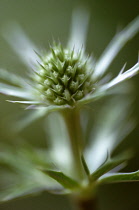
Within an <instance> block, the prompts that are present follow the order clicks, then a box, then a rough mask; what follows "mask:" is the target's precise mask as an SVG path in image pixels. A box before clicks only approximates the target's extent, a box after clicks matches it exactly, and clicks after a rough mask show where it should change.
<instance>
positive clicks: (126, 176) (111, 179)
mask: <svg viewBox="0 0 139 210" xmlns="http://www.w3.org/2000/svg"><path fill="white" fill-rule="evenodd" d="M136 181H139V171H136V172H131V173H115V174H108V175H106V176H104V177H102V178H100V179H99V183H100V184H102V183H117V182H136Z"/></svg>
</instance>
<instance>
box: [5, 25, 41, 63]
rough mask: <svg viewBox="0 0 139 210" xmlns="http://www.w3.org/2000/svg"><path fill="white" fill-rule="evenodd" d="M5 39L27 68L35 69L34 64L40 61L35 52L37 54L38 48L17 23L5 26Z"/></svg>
mask: <svg viewBox="0 0 139 210" xmlns="http://www.w3.org/2000/svg"><path fill="white" fill-rule="evenodd" d="M3 37H4V38H5V39H6V41H7V42H8V43H9V44H10V46H11V47H12V49H13V50H14V51H15V53H16V54H17V56H19V58H20V59H21V61H23V62H24V64H25V65H27V67H34V64H37V61H39V60H40V59H39V57H38V56H37V54H36V53H35V51H36V52H37V48H36V46H35V45H34V44H33V43H32V42H31V40H30V39H29V38H28V37H27V36H26V34H25V33H24V31H23V30H22V28H21V27H20V26H19V25H18V24H17V23H15V22H12V23H11V24H10V23H9V24H8V25H7V26H5V27H4V30H3Z"/></svg>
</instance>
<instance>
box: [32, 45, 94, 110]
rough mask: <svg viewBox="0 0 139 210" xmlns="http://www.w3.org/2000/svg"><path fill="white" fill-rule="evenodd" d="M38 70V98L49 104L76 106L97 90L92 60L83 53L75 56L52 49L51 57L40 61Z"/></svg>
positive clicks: (59, 46) (35, 81) (64, 50)
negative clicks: (93, 78)
mask: <svg viewBox="0 0 139 210" xmlns="http://www.w3.org/2000/svg"><path fill="white" fill-rule="evenodd" d="M41 61H42V62H41V64H40V67H39V68H38V69H37V70H36V72H35V73H36V76H35V79H34V86H36V87H37V88H36V89H37V91H38V98H40V99H41V100H43V101H44V103H47V104H55V105H64V104H68V105H71V106H73V105H75V103H76V101H78V100H80V99H82V98H83V97H84V96H86V95H87V94H88V93H91V92H92V91H93V89H94V87H95V85H94V83H95V82H94V81H93V80H92V77H91V75H92V73H93V70H92V69H91V65H90V59H88V58H86V57H85V55H83V53H82V50H80V51H79V52H75V51H74V49H73V50H69V49H63V47H62V46H61V45H60V44H59V45H55V46H54V47H51V53H49V54H48V55H46V56H43V57H41Z"/></svg>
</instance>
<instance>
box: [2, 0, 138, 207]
mask: <svg viewBox="0 0 139 210" xmlns="http://www.w3.org/2000/svg"><path fill="white" fill-rule="evenodd" d="M81 5H85V6H86V7H88V9H89V10H90V13H91V17H90V24H89V31H88V39H87V51H88V52H89V53H91V52H92V51H93V53H94V54H95V56H96V57H99V55H100V54H101V53H102V51H103V49H104V48H105V46H107V44H108V42H109V41H110V40H111V38H112V37H113V36H114V34H115V33H116V31H117V30H118V29H120V28H122V27H124V26H125V25H126V24H127V23H129V22H130V21H131V20H133V19H134V18H135V17H136V16H137V15H138V11H139V6H138V2H137V0H132V1H130V0H127V1H124V0H117V1H111V0H106V1H103V0H99V1H97V0H86V1H85V0H82V1H81V0H80V1H76V0H57V1H56V0H24V1H23V0H0V31H1V32H2V29H3V27H4V26H5V24H7V23H9V22H10V21H11V20H14V21H17V22H18V23H19V24H21V26H22V27H23V29H24V30H25V31H26V33H27V34H28V35H29V37H30V38H31V39H32V40H33V41H34V42H35V43H36V45H37V46H38V47H40V48H45V47H46V48H48V45H49V42H51V41H52V39H53V38H54V39H56V40H57V39H59V40H60V41H61V42H62V44H63V45H65V44H66V42H67V40H68V35H69V32H70V23H71V16H72V11H73V9H74V8H75V7H79V6H81ZM1 32H0V33H1ZM138 50H139V35H137V36H136V37H135V38H134V39H133V40H131V41H130V42H129V43H128V44H127V45H126V46H125V47H124V49H123V50H122V51H121V52H120V53H119V55H118V56H117V58H116V59H115V61H114V62H113V64H112V65H111V67H110V68H111V71H113V72H115V74H116V72H117V73H118V71H119V70H120V69H121V67H122V65H123V64H124V63H125V62H126V61H127V68H130V67H131V66H132V65H134V64H135V63H136V62H137V56H138ZM0 66H1V67H3V68H6V69H9V70H13V71H15V72H16V71H18V73H19V74H20V73H21V74H22V72H24V70H25V66H24V65H23V64H22V63H21V62H20V61H19V60H18V58H17V56H16V55H15V54H14V53H13V51H12V50H11V48H10V47H9V46H8V44H7V43H6V42H5V41H4V39H3V38H2V36H1V35H0ZM132 82H133V84H134V87H135V88H134V89H135V91H134V95H135V103H134V105H133V107H132V109H133V116H135V118H136V120H137V126H136V128H135V130H134V131H133V132H132V133H131V134H130V135H129V136H128V138H127V139H126V141H124V143H122V144H121V145H120V146H119V148H118V150H119V151H120V150H122V149H123V148H127V147H134V148H135V151H136V152H135V157H134V159H132V160H131V161H130V162H129V165H128V167H126V171H133V170H137V169H139V151H138V148H139V132H138V129H139V125H138V122H139V109H138V107H139V100H138V97H139V91H138V90H139V76H136V78H133V79H132ZM6 99H7V98H6V97H5V96H0V129H1V130H0V140H1V141H12V140H13V138H12V136H10V135H9V133H8V131H7V130H6V127H5V129H4V127H3V125H4V123H5V122H6V121H7V120H9V116H10V115H11V114H12V115H16V114H17V113H20V112H21V110H22V107H21V106H18V105H15V104H9V103H7V102H5V100H6ZM117 103H118V101H117ZM21 135H22V137H25V138H26V139H27V140H28V141H30V142H33V144H35V145H36V146H37V145H39V146H40V145H41V146H45V141H44V131H43V129H42V128H41V123H40V122H36V123H34V124H33V125H32V126H30V127H29V128H27V129H25V130H24V131H23V132H22V133H21ZM138 195H139V183H129V184H126V183H124V184H113V185H112V184H111V185H106V186H103V187H101V188H100V189H99V203H100V210H116V209H119V210H124V209H126V210H138V209H139V201H138ZM13 209H14V210H16V209H18V210H22V209H26V210H29V209H33V210H37V209H40V210H44V209H47V210H54V209H57V210H65V209H66V210H68V209H69V210H70V209H71V206H70V202H69V201H68V200H67V199H66V198H65V196H57V195H50V194H48V193H43V194H41V195H38V196H35V197H32V198H24V199H20V200H17V201H11V202H8V203H5V204H0V210H13Z"/></svg>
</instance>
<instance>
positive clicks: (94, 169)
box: [0, 11, 139, 209]
mask: <svg viewBox="0 0 139 210" xmlns="http://www.w3.org/2000/svg"><path fill="white" fill-rule="evenodd" d="M73 17H74V18H73V22H72V27H71V36H70V39H69V43H68V45H67V47H65V48H64V47H63V46H62V45H61V44H60V43H54V44H53V45H52V46H50V51H49V52H48V53H43V54H41V52H39V50H38V49H37V48H36V47H35V46H34V45H33V44H32V43H31V42H30V41H29V39H28V38H27V37H26V35H25V34H24V32H22V30H21V29H20V27H19V26H16V25H12V28H9V27H8V29H6V30H8V31H7V32H6V30H5V32H4V37H5V38H6V39H7V41H8V42H9V43H10V45H11V46H12V47H13V49H14V50H15V52H16V53H17V55H18V56H19V57H20V58H21V59H22V61H23V62H24V63H25V64H26V65H27V67H28V69H29V77H28V78H27V79H23V78H21V77H19V76H17V75H15V74H12V73H9V72H7V71H5V70H2V69H1V70H0V77H1V79H2V80H3V81H5V82H6V83H0V92H1V93H2V94H6V95H9V96H14V97H18V98H20V99H22V100H18V101H16V100H15V101H11V100H10V102H13V103H21V104H24V105H27V106H28V109H33V111H32V113H31V115H28V116H27V118H26V117H25V118H24V119H23V120H21V122H19V123H18V126H17V128H19V129H22V128H23V127H25V126H27V125H28V124H29V123H31V122H32V121H34V120H36V119H37V118H40V117H44V116H46V114H47V113H49V112H53V111H57V112H56V113H55V114H56V115H53V116H51V115H50V116H49V117H48V118H47V119H46V121H47V122H46V123H47V127H48V128H49V126H50V129H47V131H46V132H47V135H49V139H50V142H49V143H50V145H49V146H50V147H49V149H47V150H46V151H45V154H47V155H46V156H45V157H44V156H43V158H42V154H43V151H41V152H38V151H33V150H30V148H29V146H27V148H24V150H22V151H21V152H18V150H17V152H16V154H14V150H12V149H11V148H10V149H9V150H8V151H7V153H6V152H4V153H3V152H2V151H1V152H0V161H1V162H2V163H5V164H6V165H8V166H10V167H12V169H14V171H18V173H16V175H17V174H18V175H19V176H20V177H22V179H20V178H19V179H17V180H16V179H14V180H16V184H15V188H14V189H10V191H9V190H8V191H5V193H4V194H2V195H1V200H8V199H12V198H15V197H18V196H22V195H25V194H30V193H32V192H36V191H42V190H47V191H51V192H53V193H70V194H72V195H73V196H75V197H77V198H78V199H79V200H81V203H82V202H84V200H85V203H86V200H87V201H89V202H90V199H92V197H91V196H92V194H93V195H94V196H95V193H96V188H97V187H98V186H99V185H100V184H102V183H109V182H118V181H119V182H120V181H122V180H124V181H131V180H132V181H138V180H139V179H138V173H139V172H134V173H127V174H124V173H120V174H119V173H116V174H111V170H114V171H115V172H116V170H115V168H117V167H118V170H119V169H120V168H121V166H123V165H121V164H123V163H125V161H126V160H127V159H128V158H129V156H130V155H129V153H124V154H122V155H119V156H118V157H116V158H111V154H112V152H113V150H114V149H115V147H116V146H117V144H118V143H119V142H121V141H122V140H123V139H124V137H126V135H127V134H128V133H129V132H130V131H131V130H132V129H133V127H134V123H132V121H129V122H128V123H127V120H126V119H127V118H126V117H127V115H128V113H129V110H130V107H131V106H130V105H131V102H130V101H131V100H130V97H129V98H128V99H127V97H126V98H124V96H123V95H124V94H123V95H122V98H121V96H119V97H120V98H118V100H117V97H118V96H116V102H117V101H118V103H115V101H113V99H112V101H111V103H110V104H109V103H106V106H103V107H102V109H101V111H100V112H99V114H100V115H98V118H97V119H96V120H95V125H94V126H93V128H92V129H91V132H90V133H89V135H88V136H89V139H87V142H89V146H86V145H85V144H84V142H83V131H86V127H85V123H83V125H82V124H81V118H80V108H81V107H83V106H84V105H85V104H88V103H90V102H94V101H96V100H98V99H100V98H102V97H104V96H106V95H107V94H109V90H110V89H111V88H113V87H115V86H117V85H118V84H120V83H121V82H123V81H125V80H127V79H129V78H131V77H133V76H134V75H136V74H137V73H138V71H139V63H138V62H137V63H136V64H135V65H134V66H133V67H131V68H130V69H128V70H127V71H125V72H124V69H125V65H124V67H123V68H122V70H121V71H120V73H119V74H118V76H116V77H115V78H112V79H109V80H105V78H106V76H107V69H108V67H109V66H110V64H111V63H112V61H113V59H114V58H115V57H116V55H117V54H118V52H119V51H120V49H121V48H122V47H123V46H124V45H125V44H126V42H127V41H128V40H129V39H131V38H132V37H133V36H134V35H135V34H136V33H137V32H138V30H139V18H136V19H135V20H133V22H131V23H130V24H129V25H128V26H127V27H126V28H125V29H124V30H123V31H121V32H120V33H119V34H117V35H116V36H115V37H114V39H113V40H112V41H111V42H110V44H109V45H108V47H107V48H106V50H105V51H104V53H103V54H102V56H101V57H100V59H99V60H98V61H94V58H92V57H91V56H87V55H86V52H85V41H86V26H87V23H88V18H89V17H88V14H87V13H86V11H76V13H75V14H74V15H73ZM79 17H80V18H79ZM77 23H78V24H77ZM77 25H78V30H77ZM9 30H10V33H9ZM9 34H10V35H9ZM15 43H16V45H15ZM32 69H33V70H32ZM119 92H122V89H121V88H120V91H119ZM127 92H128V88H127V91H126V93H127ZM113 118H114V119H113ZM102 119H103V120H102ZM119 121H120V122H121V124H120V123H119ZM91 123H92V122H91ZM122 123H123V124H122ZM98 125H99V126H98ZM60 126H61V127H60ZM83 128H84V129H83ZM92 139H93V141H92ZM19 151H20V150H19ZM15 155H16V158H17V157H18V158H17V160H18V161H16V159H15ZM53 163H54V164H53ZM11 176H13V177H14V176H15V174H11ZM104 176H105V177H104ZM50 178H51V179H50ZM17 181H19V183H17ZM29 183H30V184H29ZM18 184H19V185H20V187H19V188H18ZM92 192H93V193H92ZM92 202H93V199H92ZM92 205H93V204H92ZM84 209H86V208H84Z"/></svg>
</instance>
